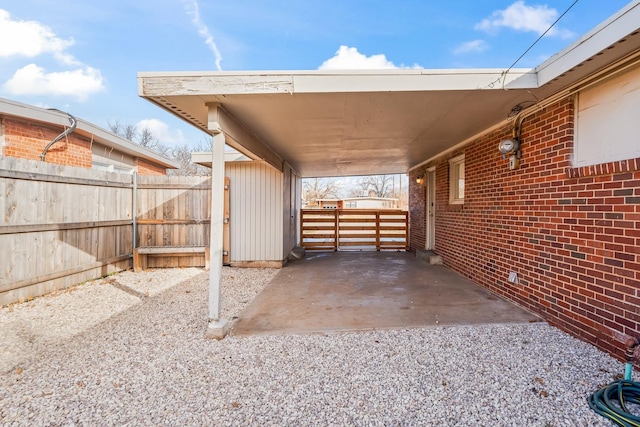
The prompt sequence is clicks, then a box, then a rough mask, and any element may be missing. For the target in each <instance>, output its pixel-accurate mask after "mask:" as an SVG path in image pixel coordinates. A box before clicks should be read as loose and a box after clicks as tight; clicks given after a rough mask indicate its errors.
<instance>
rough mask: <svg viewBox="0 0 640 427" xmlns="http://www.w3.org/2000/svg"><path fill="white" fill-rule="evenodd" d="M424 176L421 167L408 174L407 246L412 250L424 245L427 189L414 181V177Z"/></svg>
mask: <svg viewBox="0 0 640 427" xmlns="http://www.w3.org/2000/svg"><path fill="white" fill-rule="evenodd" d="M425 176H426V171H425V170H423V169H421V170H419V171H414V172H413V173H411V174H409V248H410V249H411V250H412V251H417V250H420V249H424V248H425V246H426V239H427V230H426V204H427V190H426V185H424V184H417V183H416V178H418V177H422V178H424V177H425Z"/></svg>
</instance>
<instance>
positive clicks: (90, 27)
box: [0, 0, 628, 145]
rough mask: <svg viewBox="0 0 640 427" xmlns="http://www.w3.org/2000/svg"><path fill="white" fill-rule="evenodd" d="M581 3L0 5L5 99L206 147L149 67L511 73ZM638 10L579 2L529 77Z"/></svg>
mask: <svg viewBox="0 0 640 427" xmlns="http://www.w3.org/2000/svg"><path fill="white" fill-rule="evenodd" d="M573 1H574V0H549V1H530V0H518V1H513V0H509V1H488V0H464V1H462V0H461V1H427V0H398V1H393V2H392V1H389V0H379V1H378V0H369V1H365V0H321V1H313V2H312V1H304V0H272V1H266V0H263V1H260V0H234V1H219V0H208V1H204V0H199V1H198V0H108V1H103V2H97V1H89V2H88V1H86V0H85V1H80V0H56V1H51V0H20V1H17V0H0V97H4V98H8V99H12V100H17V101H20V102H24V103H27V104H33V105H38V106H43V107H47V108H50V107H53V108H58V109H60V110H63V111H67V112H69V113H71V114H73V115H75V116H77V117H80V118H82V119H84V120H87V121H90V122H92V123H94V124H96V125H98V126H101V127H104V128H107V127H108V123H109V121H111V122H113V121H116V120H117V121H120V123H123V124H136V125H138V126H139V127H141V126H147V127H149V128H150V129H151V130H153V131H154V132H155V133H156V135H158V137H159V138H160V141H161V142H162V143H164V144H165V145H172V144H197V143H200V142H202V141H204V140H205V138H206V137H205V135H204V134H203V133H201V132H199V131H197V130H195V129H194V128H192V127H190V126H189V125H187V124H185V123H184V122H182V121H180V120H179V119H176V118H173V117H172V116H171V115H169V114H168V113H165V112H164V111H162V110H160V109H159V108H157V107H155V106H153V105H152V104H150V103H148V102H147V101H144V100H142V99H140V98H139V97H138V94H137V80H136V75H137V73H138V72H139V71H215V70H218V69H221V70H225V71H233V70H313V69H318V68H333V69H353V68H398V67H420V68H505V69H506V68H508V67H509V66H510V65H512V63H513V62H514V61H515V60H516V59H517V58H518V57H519V56H520V55H521V54H522V53H523V52H524V51H525V50H526V49H527V48H528V47H529V46H530V45H531V44H532V43H533V42H534V41H535V40H536V39H537V38H538V37H539V35H540V34H542V32H544V31H545V30H546V29H547V28H548V27H549V25H550V24H551V23H553V21H555V20H556V19H557V17H558V16H560V14H562V13H563V12H564V11H565V10H566V9H567V8H568V7H569V6H571V4H572V3H573ZM627 3H628V1H626V0H624V1H619V0H606V1H603V0H579V1H578V2H577V4H576V5H575V6H574V7H573V8H572V9H571V10H570V11H569V12H568V13H567V15H566V16H564V17H563V18H562V20H560V22H559V23H558V24H557V25H556V27H554V28H553V30H552V31H550V32H549V33H548V34H547V35H546V36H545V37H544V38H543V39H542V40H541V42H540V43H539V44H538V45H536V47H535V48H533V49H532V50H531V51H530V52H529V54H527V56H525V57H524V58H523V59H522V60H521V61H520V62H519V63H518V64H517V65H516V68H530V67H533V66H536V65H538V64H540V63H541V62H542V61H543V60H544V59H546V58H548V57H549V56H551V55H552V54H554V53H556V52H558V51H560V50H562V49H563V48H564V47H566V46H567V45H569V44H570V43H571V42H573V41H575V40H576V39H577V38H578V37H579V36H581V35H582V34H584V33H585V32H587V31H589V30H590V29H591V28H593V27H595V26H596V25H597V24H599V23H600V22H602V21H604V20H605V19H606V18H607V17H609V16H610V15H612V14H614V13H615V12H616V11H618V10H619V9H620V8H622V7H623V6H625V5H626V4H627Z"/></svg>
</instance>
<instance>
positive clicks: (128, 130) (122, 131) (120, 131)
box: [109, 120, 138, 141]
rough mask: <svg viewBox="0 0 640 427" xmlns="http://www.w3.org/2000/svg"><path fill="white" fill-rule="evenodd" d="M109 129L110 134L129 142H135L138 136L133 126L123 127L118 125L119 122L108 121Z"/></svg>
mask: <svg viewBox="0 0 640 427" xmlns="http://www.w3.org/2000/svg"><path fill="white" fill-rule="evenodd" d="M109 129H111V132H113V133H115V134H116V135H118V136H120V137H122V138H124V139H128V140H129V141H135V140H136V137H137V135H138V130H137V129H136V127H135V126H134V125H125V124H122V123H120V121H119V120H115V121H113V122H111V121H109Z"/></svg>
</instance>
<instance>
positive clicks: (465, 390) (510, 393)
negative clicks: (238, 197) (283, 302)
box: [0, 268, 623, 427]
mask: <svg viewBox="0 0 640 427" xmlns="http://www.w3.org/2000/svg"><path fill="white" fill-rule="evenodd" d="M144 274H147V276H140V275H135V274H134V273H131V272H126V273H124V274H120V275H116V276H111V277H108V278H105V279H103V280H101V281H96V282H92V283H90V284H86V285H85V286H82V287H80V288H78V289H76V290H75V291H71V292H65V293H61V294H60V295H57V296H49V297H44V298H39V299H37V300H34V301H32V302H29V303H24V304H19V305H14V306H12V307H10V308H4V309H0V334H2V335H0V338H2V346H0V362H1V363H2V364H0V424H2V425H36V426H37V425H220V426H226V425H261V426H262V425H274V426H281V425H291V426H306V425H373V426H378V425H380V426H382V425H420V426H424V425H437V426H512V425H518V426H544V427H551V426H554V427H558V426H610V425H611V424H610V423H609V422H607V421H606V420H604V419H603V418H601V417H600V416H598V415H596V414H594V413H593V412H592V411H591V410H590V409H589V407H588V406H587V403H586V397H587V396H588V395H589V394H590V393H591V392H593V391H594V390H596V389H597V388H598V387H600V386H602V385H604V384H606V383H608V382H610V381H612V380H613V379H614V377H615V376H616V375H618V374H619V373H621V372H622V370H623V366H622V364H621V363H619V362H617V361H615V360H614V359H612V358H611V357H609V356H607V355H606V354H604V353H602V352H601V351H599V350H597V349H596V348H595V347H593V346H590V345H587V344H585V343H582V342H580V341H578V340H576V339H574V338H571V337H570V336H568V335H566V334H564V333H562V332H560V331H559V330H557V329H554V328H552V327H550V326H548V325H546V324H541V323H538V324H527V325H494V326H487V325H485V326H477V327H470V326H465V327H436V328H428V329H411V330H390V331H389V330H387V331H373V332H360V333H335V334H327V335H323V334H315V335H284V336H283V335H278V336H254V337H234V336H230V337H227V338H226V339H224V340H222V341H214V340H207V339H205V338H204V334H205V332H206V328H207V321H206V317H207V279H208V273H206V272H202V271H201V270H198V269H176V270H175V271H174V270H154V271H151V272H148V273H147V272H145V273H144ZM223 274H224V277H225V280H224V281H223V289H222V293H223V307H225V304H226V307H225V308H224V310H223V317H226V318H231V317H233V316H235V315H237V314H238V313H239V312H240V310H241V309H242V308H243V307H244V306H246V304H247V303H248V302H250V301H251V299H253V297H254V296H255V295H256V294H257V293H258V292H259V291H260V290H261V289H262V288H263V287H264V286H265V284H266V283H267V282H268V281H269V280H270V278H271V277H272V276H273V274H275V271H274V270H268V269H265V270H256V269H243V270H236V269H229V268H225V269H224V272H223ZM174 275H175V276H178V277H177V278H176V277H174ZM51 307H53V308H55V310H54V309H51ZM47 308H49V309H50V311H49V312H47V314H46V316H44V317H43V315H42V312H43V310H45V311H46V309H47ZM76 312H77V313H76ZM91 313H94V314H95V317H93V318H92V316H91ZM43 319H44V320H43ZM31 321H33V322H34V323H33V324H30V322H31ZM33 325H37V327H34V326H33ZM7 328H9V331H8V330H7ZM56 331H59V333H58V332H56ZM14 345H16V346H19V348H20V349H21V350H20V351H19V352H15V351H10V349H11V348H13V346H14ZM8 349H9V350H8Z"/></svg>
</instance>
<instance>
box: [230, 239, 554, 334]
mask: <svg viewBox="0 0 640 427" xmlns="http://www.w3.org/2000/svg"><path fill="white" fill-rule="evenodd" d="M223 301H224V296H223ZM223 303H224V302H223ZM537 321H541V319H540V318H539V317H537V316H535V315H533V314H531V313H529V312H527V311H525V310H523V309H521V308H519V307H518V306H516V305H514V304H512V303H510V302H507V301H505V300H503V299H501V298H499V297H497V296H495V295H493V294H491V293H490V292H488V291H486V290H485V289H483V288H481V287H479V286H477V285H474V284H473V283H471V282H470V281H469V280H467V279H465V278H464V277H462V276H460V275H459V274H457V273H455V272H453V271H451V270H449V269H448V268H446V267H444V266H442V265H428V264H426V263H424V262H421V261H420V260H418V259H416V257H415V255H414V254H412V253H407V252H358V253H353V252H330V253H315V254H307V257H306V258H304V259H302V260H300V261H296V262H294V263H292V264H290V265H287V266H286V267H284V268H283V269H282V270H281V271H280V272H279V273H278V274H277V275H276V276H275V277H274V279H273V280H272V281H271V283H269V285H267V287H266V288H265V289H264V291H263V292H262V293H261V294H260V295H258V296H257V297H256V299H255V300H254V301H253V302H252V303H251V304H250V305H249V306H248V307H247V308H246V309H245V311H244V312H243V313H241V315H240V316H239V319H238V320H237V321H236V322H235V325H234V326H233V328H232V332H231V333H232V334H234V335H253V334H282V333H314V332H327V331H354V330H371V329H393V328H412V327H424V326H435V325H462V324H487V323H529V322H537Z"/></svg>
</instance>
